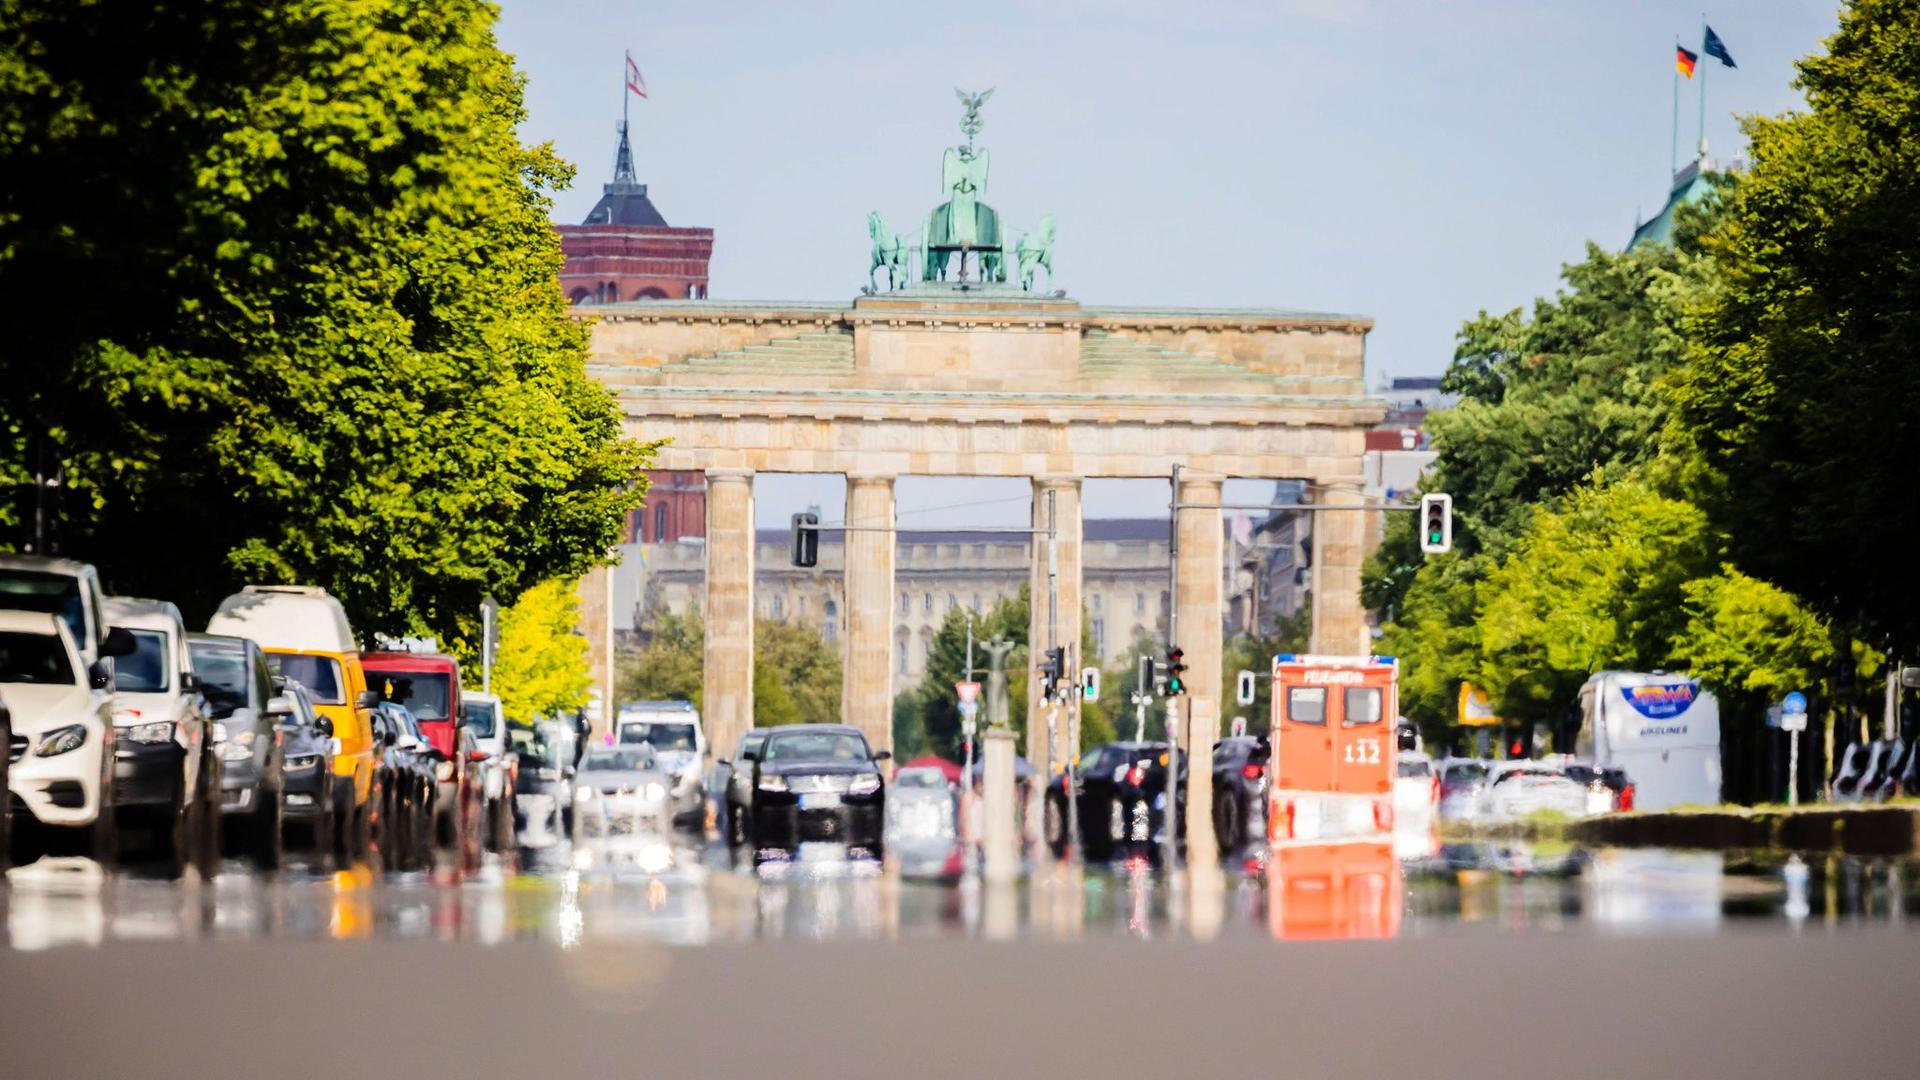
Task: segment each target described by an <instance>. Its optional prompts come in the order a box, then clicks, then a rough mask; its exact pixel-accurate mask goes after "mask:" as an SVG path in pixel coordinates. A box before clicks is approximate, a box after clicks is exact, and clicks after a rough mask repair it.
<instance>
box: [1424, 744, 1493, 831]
mask: <svg viewBox="0 0 1920 1080" xmlns="http://www.w3.org/2000/svg"><path fill="white" fill-rule="evenodd" d="M1493 766H1494V763H1493V762H1491V761H1483V760H1481V759H1479V758H1443V759H1442V760H1440V761H1439V762H1437V763H1436V764H1435V766H1434V773H1435V775H1437V776H1438V777H1439V778H1440V802H1439V804H1438V806H1437V807H1436V809H1437V811H1438V813H1439V815H1440V820H1441V821H1479V820H1480V819H1482V818H1484V817H1486V816H1487V790H1488V788H1489V787H1490V786H1491V785H1492V782H1493V775H1492V774H1493Z"/></svg>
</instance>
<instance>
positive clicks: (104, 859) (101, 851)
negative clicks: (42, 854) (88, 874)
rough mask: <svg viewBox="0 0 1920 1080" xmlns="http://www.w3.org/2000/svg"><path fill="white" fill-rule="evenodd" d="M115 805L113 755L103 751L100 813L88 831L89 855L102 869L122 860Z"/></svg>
mask: <svg viewBox="0 0 1920 1080" xmlns="http://www.w3.org/2000/svg"><path fill="white" fill-rule="evenodd" d="M115 812H116V811H115V807H114V803H113V754H112V753H111V752H109V751H102V752H101V754H100V812H99V813H98V814H96V815H94V819H93V826H92V827H91V828H90V829H87V830H86V847H87V855H88V856H89V857H90V858H92V859H93V861H94V862H96V863H99V864H100V866H101V868H102V869H106V868H108V867H111V866H113V865H114V864H115V863H116V862H118V861H119V859H120V830H119V829H118V828H117V827H116V823H115V822H114V814H115Z"/></svg>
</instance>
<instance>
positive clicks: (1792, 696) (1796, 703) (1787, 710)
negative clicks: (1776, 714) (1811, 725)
mask: <svg viewBox="0 0 1920 1080" xmlns="http://www.w3.org/2000/svg"><path fill="white" fill-rule="evenodd" d="M1780 712H1781V715H1783V716H1792V715H1793V714H1794V713H1799V714H1800V715H1801V716H1805V715H1807V695H1805V694H1803V693H1801V692H1800V691H1798V690H1794V691H1790V692H1789V693H1788V694H1787V696H1786V697H1784V698H1781V699H1780Z"/></svg>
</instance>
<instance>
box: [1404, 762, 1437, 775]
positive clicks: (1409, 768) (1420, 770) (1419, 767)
mask: <svg viewBox="0 0 1920 1080" xmlns="http://www.w3.org/2000/svg"><path fill="white" fill-rule="evenodd" d="M1400 775H1401V776H1432V775H1433V766H1432V765H1431V764H1429V763H1427V762H1425V761H1422V760H1420V759H1419V758H1414V759H1412V760H1407V759H1405V758H1402V759H1401V761H1400Z"/></svg>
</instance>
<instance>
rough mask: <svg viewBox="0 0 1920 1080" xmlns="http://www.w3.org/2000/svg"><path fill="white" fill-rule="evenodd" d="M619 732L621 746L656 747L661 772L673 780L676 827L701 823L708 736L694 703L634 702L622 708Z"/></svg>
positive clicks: (703, 815)
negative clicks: (702, 769)
mask: <svg viewBox="0 0 1920 1080" xmlns="http://www.w3.org/2000/svg"><path fill="white" fill-rule="evenodd" d="M618 728H619V732H620V734H619V737H618V738H619V741H620V742H622V743H646V744H647V745H649V746H651V747H653V749H654V752H655V753H656V754H658V755H659V757H660V766H661V768H663V769H665V770H667V773H668V775H670V776H671V777H672V778H673V788H672V794H673V820H674V824H676V825H693V824H697V823H699V822H700V821H701V820H702V819H703V818H704V817H705V815H706V800H707V794H706V792H705V791H704V790H702V787H701V785H702V781H703V777H702V776H701V766H700V762H701V760H702V759H703V758H705V757H706V753H707V735H706V731H705V729H704V728H702V727H701V726H700V713H699V711H698V710H696V709H695V708H694V707H693V703H692V702H690V701H636V702H631V703H629V704H626V705H623V706H621V707H620V716H619V719H618Z"/></svg>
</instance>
